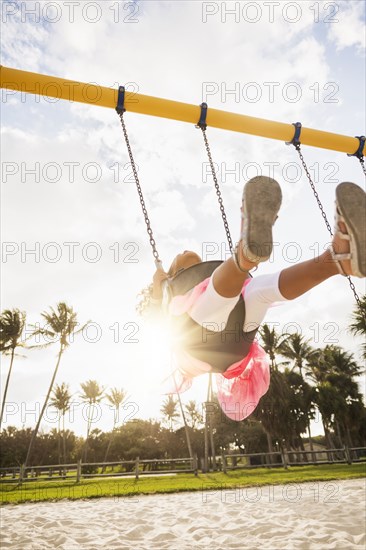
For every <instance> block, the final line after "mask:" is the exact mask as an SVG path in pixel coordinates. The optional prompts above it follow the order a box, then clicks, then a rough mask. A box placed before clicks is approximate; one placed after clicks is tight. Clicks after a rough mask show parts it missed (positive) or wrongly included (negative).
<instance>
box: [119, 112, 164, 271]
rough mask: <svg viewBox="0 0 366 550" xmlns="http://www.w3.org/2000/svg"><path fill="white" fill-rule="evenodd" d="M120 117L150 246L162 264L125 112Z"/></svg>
mask: <svg viewBox="0 0 366 550" xmlns="http://www.w3.org/2000/svg"><path fill="white" fill-rule="evenodd" d="M118 115H119V117H120V120H121V124H122V130H123V135H124V137H125V141H126V145H127V150H128V156H129V157H130V162H131V167H132V171H133V175H134V178H135V183H136V188H137V192H138V195H139V199H140V203H141V208H142V212H143V214H144V218H145V223H146V228H147V233H148V235H149V240H150V245H151V248H152V252H153V256H154V258H155V264H157V263H161V262H160V258H159V253H158V251H157V249H156V242H155V239H154V235H153V232H152V229H151V224H150V219H149V214H148V212H147V209H146V205H145V200H144V196H143V194H142V189H141V185H140V181H139V177H138V175H137V169H136V164H135V160H134V158H133V155H132V149H131V145H130V140H129V139H128V135H127V130H126V125H125V121H124V119H123V112H120V113H118Z"/></svg>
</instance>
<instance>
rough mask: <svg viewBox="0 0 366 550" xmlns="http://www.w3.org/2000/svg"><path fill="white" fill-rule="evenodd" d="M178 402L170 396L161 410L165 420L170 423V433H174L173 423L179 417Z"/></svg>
mask: <svg viewBox="0 0 366 550" xmlns="http://www.w3.org/2000/svg"><path fill="white" fill-rule="evenodd" d="M177 405H178V401H174V398H173V396H172V395H169V396H168V397H167V398H166V399H165V401H164V403H163V406H162V407H161V409H160V412H161V413H162V414H163V416H164V418H165V419H166V420H167V421H168V424H169V429H170V431H173V422H174V421H175V419H176V418H178V417H179V413H178V411H177Z"/></svg>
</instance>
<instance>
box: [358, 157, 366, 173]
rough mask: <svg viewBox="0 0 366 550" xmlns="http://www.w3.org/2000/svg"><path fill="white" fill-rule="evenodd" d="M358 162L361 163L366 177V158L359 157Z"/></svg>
mask: <svg viewBox="0 0 366 550" xmlns="http://www.w3.org/2000/svg"><path fill="white" fill-rule="evenodd" d="M358 160H359V161H360V164H361V168H362V171H363V173H364V174H365V176H366V167H365V159H364V157H363V156H362V157H358Z"/></svg>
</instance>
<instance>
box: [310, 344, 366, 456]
mask: <svg viewBox="0 0 366 550" xmlns="http://www.w3.org/2000/svg"><path fill="white" fill-rule="evenodd" d="M310 367H311V372H309V373H308V376H310V377H311V378H312V379H313V380H314V381H315V382H316V404H317V406H318V408H319V411H320V413H321V416H322V421H323V427H324V433H325V437H326V440H327V444H328V447H333V446H334V444H333V441H332V437H331V428H337V431H338V437H339V438H342V435H343V436H345V437H346V438H347V440H348V441H349V442H350V427H351V426H350V424H349V421H348V420H347V419H348V418H350V416H351V415H350V414H349V409H350V408H352V407H353V406H354V405H355V404H357V403H358V402H359V403H362V396H361V394H360V393H359V391H358V385H357V382H356V381H355V380H353V378H355V377H357V376H359V375H360V374H361V373H362V372H363V369H362V368H361V367H360V366H359V365H358V364H357V362H356V361H355V360H354V356H353V354H352V353H349V352H347V351H345V350H343V349H342V348H341V347H339V346H333V345H332V346H326V347H325V348H323V349H319V350H317V353H316V355H315V357H314V358H313V359H312V361H311V364H310ZM341 432H342V433H341Z"/></svg>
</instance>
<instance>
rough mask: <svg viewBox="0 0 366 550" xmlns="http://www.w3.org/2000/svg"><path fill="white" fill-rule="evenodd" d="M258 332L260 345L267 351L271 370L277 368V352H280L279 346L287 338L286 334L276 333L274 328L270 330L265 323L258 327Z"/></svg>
mask: <svg viewBox="0 0 366 550" xmlns="http://www.w3.org/2000/svg"><path fill="white" fill-rule="evenodd" d="M259 334H260V336H261V339H262V346H263V349H264V351H265V352H266V353H268V355H269V358H270V360H271V371H272V370H278V364H280V363H277V361H276V357H277V354H281V348H282V346H283V345H284V343H285V342H286V340H287V339H288V338H289V335H288V334H277V332H276V330H275V329H274V328H273V329H272V330H271V329H270V328H269V326H268V325H267V324H266V323H265V324H264V325H262V327H261V328H260V329H259Z"/></svg>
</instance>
